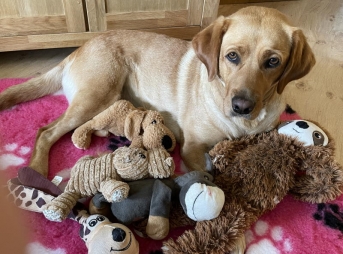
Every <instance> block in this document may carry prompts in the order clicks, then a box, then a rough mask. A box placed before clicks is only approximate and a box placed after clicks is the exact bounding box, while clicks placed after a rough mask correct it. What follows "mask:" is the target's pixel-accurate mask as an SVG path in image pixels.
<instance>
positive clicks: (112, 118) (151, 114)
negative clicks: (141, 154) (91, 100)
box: [72, 100, 176, 152]
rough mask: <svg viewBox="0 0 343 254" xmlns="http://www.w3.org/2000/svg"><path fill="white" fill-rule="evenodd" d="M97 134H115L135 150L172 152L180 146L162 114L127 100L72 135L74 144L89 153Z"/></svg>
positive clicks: (97, 116)
mask: <svg viewBox="0 0 343 254" xmlns="http://www.w3.org/2000/svg"><path fill="white" fill-rule="evenodd" d="M97 131H100V132H101V136H107V135H108V134H109V133H112V134H114V135H117V136H122V137H126V138H127V139H129V140H130V141H131V147H142V148H145V149H153V148H160V147H164V148H165V149H166V150H167V151H170V152H171V151H173V150H174V148H175V145H176V140H175V136H174V134H173V133H172V132H171V131H170V130H169V129H168V128H167V127H166V126H165V125H164V120H163V117H162V116H161V114H160V113H159V112H157V111H153V110H143V109H138V108H136V107H134V106H133V105H132V103H130V102H129V101H126V100H119V101H116V102H115V103H113V105H111V106H110V107H108V108H107V109H106V110H104V111H102V112H101V113H100V114H98V115H96V116H95V117H94V118H93V119H92V120H89V121H88V122H86V123H85V124H83V125H81V126H80V127H78V128H77V129H76V130H75V131H74V133H73V135H72V141H73V143H74V145H75V146H76V147H78V148H80V149H87V148H88V147H89V145H90V142H91V138H92V137H91V136H92V134H93V133H94V132H97Z"/></svg>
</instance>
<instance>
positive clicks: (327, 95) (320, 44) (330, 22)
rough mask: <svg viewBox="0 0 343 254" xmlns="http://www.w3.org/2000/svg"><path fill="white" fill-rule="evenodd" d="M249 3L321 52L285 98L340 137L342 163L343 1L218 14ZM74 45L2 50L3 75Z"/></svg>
mask: <svg viewBox="0 0 343 254" xmlns="http://www.w3.org/2000/svg"><path fill="white" fill-rule="evenodd" d="M248 5H262V6H266V7H273V8H276V9H278V10H280V11H282V12H283V13H285V14H287V15H288V16H290V18H291V20H292V22H293V23H294V25H295V26H298V27H301V28H302V29H303V31H304V33H305V35H306V37H307V38H308V41H309V43H310V45H311V47H312V49H313V51H314V53H315V55H316V59H317V64H316V66H315V67H314V69H313V70H312V71H311V73H310V74H309V75H307V76H306V77H305V78H303V79H301V80H297V81H294V82H292V83H290V84H289V85H288V86H287V87H286V89H285V98H286V101H287V103H289V104H290V105H291V106H292V107H293V108H294V109H295V110H296V111H297V112H298V113H299V114H300V115H301V116H302V117H303V118H306V119H311V120H314V121H317V122H319V123H321V124H322V125H323V126H324V127H325V128H326V129H328V130H329V132H330V133H331V135H332V136H333V137H334V139H335V141H336V147H337V150H336V158H337V160H338V161H339V162H340V163H341V164H342V165H343V131H342V124H343V120H342V116H343V1H341V0H300V1H284V2H265V3H258V4H257V3H254V4H233V5H221V6H220V7H219V14H218V15H229V14H230V13H232V12H234V11H236V10H238V9H239V8H242V7H244V6H248ZM73 50H74V49H73V48H68V49H49V50H36V51H19V52H3V53H0V78H9V77H11V78H14V77H33V76H36V75H37V74H39V73H43V72H46V71H47V70H49V69H51V68H52V67H53V66H55V65H56V64H57V63H59V62H60V61H61V60H62V59H63V58H65V57H66V56H67V55H68V54H70V53H71V52H72V51H73Z"/></svg>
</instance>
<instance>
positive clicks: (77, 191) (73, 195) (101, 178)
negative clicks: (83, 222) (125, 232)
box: [43, 147, 175, 221]
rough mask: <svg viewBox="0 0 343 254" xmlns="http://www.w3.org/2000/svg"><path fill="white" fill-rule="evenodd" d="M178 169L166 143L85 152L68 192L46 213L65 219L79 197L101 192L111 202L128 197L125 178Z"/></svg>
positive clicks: (155, 175) (162, 174) (161, 174)
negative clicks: (99, 153)
mask: <svg viewBox="0 0 343 254" xmlns="http://www.w3.org/2000/svg"><path fill="white" fill-rule="evenodd" d="M174 170H175V164H174V160H173V158H172V157H171V156H170V155H169V153H168V152H167V151H166V150H165V149H164V148H162V147H161V148H155V149H151V150H148V151H146V150H144V149H142V148H134V147H120V148H118V149H117V150H115V151H114V152H113V153H108V154H104V155H102V156H99V157H95V158H93V157H91V156H84V157H82V158H81V159H79V160H78V161H77V162H76V164H75V165H74V167H73V168H72V170H71V173H70V174H71V176H70V179H69V181H68V184H67V186H66V188H65V190H64V192H63V193H62V194H60V195H59V196H58V197H56V198H55V199H54V200H52V201H51V202H50V203H49V204H47V205H46V206H45V208H44V210H43V213H44V215H45V217H46V218H47V219H49V220H51V221H62V220H64V219H65V218H67V216H68V214H69V213H70V211H71V209H72V208H73V207H74V206H75V204H76V203H77V200H78V199H80V198H83V197H90V196H93V195H95V194H96V193H98V192H101V193H102V194H103V195H104V197H105V199H106V200H107V201H108V202H120V201H122V200H123V199H125V198H127V196H128V193H129V189H130V188H129V185H128V184H127V183H126V182H123V181H122V180H124V181H133V180H137V179H143V178H146V177H152V178H167V177H170V176H171V175H173V174H174Z"/></svg>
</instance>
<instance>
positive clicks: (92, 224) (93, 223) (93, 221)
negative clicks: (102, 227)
mask: <svg viewBox="0 0 343 254" xmlns="http://www.w3.org/2000/svg"><path fill="white" fill-rule="evenodd" d="M97 223H98V221H97V219H93V220H90V222H88V225H89V226H90V227H94V226H95V225H96V224H97Z"/></svg>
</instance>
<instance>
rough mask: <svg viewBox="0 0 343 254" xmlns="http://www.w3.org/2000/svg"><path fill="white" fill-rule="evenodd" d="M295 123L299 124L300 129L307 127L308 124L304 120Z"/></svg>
mask: <svg viewBox="0 0 343 254" xmlns="http://www.w3.org/2000/svg"><path fill="white" fill-rule="evenodd" d="M296 125H297V126H299V127H300V128H301V129H307V128H308V127H309V126H308V124H307V123H306V122H304V121H298V122H297V123H296Z"/></svg>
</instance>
